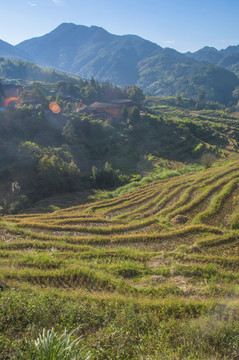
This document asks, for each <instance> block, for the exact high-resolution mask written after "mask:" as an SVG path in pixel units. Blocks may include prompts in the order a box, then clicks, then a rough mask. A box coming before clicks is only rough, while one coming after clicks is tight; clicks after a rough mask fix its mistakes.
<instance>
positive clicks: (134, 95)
mask: <svg viewBox="0 0 239 360" xmlns="http://www.w3.org/2000/svg"><path fill="white" fill-rule="evenodd" d="M126 93H127V95H128V97H129V99H130V100H132V101H134V102H135V103H136V104H138V105H142V104H143V102H144V99H145V96H144V93H143V90H141V89H140V88H138V87H137V86H135V85H133V86H131V87H130V88H129V89H127V90H126Z"/></svg>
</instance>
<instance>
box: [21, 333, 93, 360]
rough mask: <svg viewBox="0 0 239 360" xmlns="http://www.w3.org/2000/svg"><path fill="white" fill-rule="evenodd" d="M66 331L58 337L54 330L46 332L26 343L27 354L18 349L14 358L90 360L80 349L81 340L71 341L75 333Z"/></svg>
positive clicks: (29, 359)
mask: <svg viewBox="0 0 239 360" xmlns="http://www.w3.org/2000/svg"><path fill="white" fill-rule="evenodd" d="M75 331H76V330H74V331H72V332H71V333H70V334H67V332H66V330H65V331H64V333H63V334H62V335H58V334H57V333H56V332H55V331H54V329H51V330H48V331H46V330H45V329H43V331H42V334H40V335H39V337H38V338H37V339H36V340H35V341H33V342H30V343H28V342H26V352H22V351H20V350H18V349H16V353H15V354H14V358H15V359H17V360H58V359H59V360H87V359H90V355H89V353H88V354H87V353H86V351H85V349H84V348H80V345H79V344H80V341H81V339H80V338H78V339H76V340H71V337H72V335H73V333H74V332H75Z"/></svg>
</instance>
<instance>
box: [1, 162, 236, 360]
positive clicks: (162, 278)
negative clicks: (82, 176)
mask: <svg viewBox="0 0 239 360" xmlns="http://www.w3.org/2000/svg"><path fill="white" fill-rule="evenodd" d="M238 199H239V161H238V160H237V159H236V160H235V159H234V160H228V161H227V162H220V163H218V164H217V166H215V167H213V168H209V169H206V170H203V171H199V172H191V173H189V174H187V175H185V174H184V175H182V176H177V177H173V178H168V179H166V180H161V181H155V182H151V183H147V181H145V183H144V184H142V185H141V186H140V187H139V188H138V189H137V190H135V191H133V192H128V193H125V194H124V195H121V196H119V197H117V198H113V199H109V200H98V201H94V202H92V201H91V202H86V203H85V204H83V205H82V204H80V205H78V206H73V207H70V208H66V209H62V210H58V211H55V212H51V213H39V214H38V213H32V214H31V213H30V214H21V215H15V216H5V217H2V221H1V224H0V226H1V239H0V257H1V262H0V264H1V265H0V276H1V288H2V291H1V292H0V302H1V306H0V314H1V316H0V319H1V329H2V332H3V341H2V342H1V354H2V356H7V354H8V353H9V352H10V351H11V349H12V343H13V344H14V345H17V346H18V347H21V349H22V350H23V351H24V345H23V337H26V338H27V339H31V338H33V339H34V338H36V336H37V334H38V333H39V331H41V329H42V328H43V327H46V328H51V327H54V328H55V329H56V330H57V331H63V330H64V329H65V328H67V330H68V331H70V330H71V329H72V328H76V327H78V326H79V327H78V328H77V336H82V340H81V346H85V347H86V349H87V350H89V351H90V354H91V357H90V358H91V359H95V360H96V359H102V360H103V359H115V358H117V359H122V360H123V359H143V358H144V359H146V358H147V359H155V358H162V357H163V358H164V359H167V360H171V359H175V360H176V359H196V360H197V359H198V360H212V359H215V360H219V359H221V360H222V359H224V360H225V359H228V360H229V359H236V358H237V355H238V331H239V328H238V323H239V322H238V320H239V318H238V314H239V311H238V310H239V308H238V279H239V273H238V261H239V237H238V226H239V222H238V219H239V212H238V211H239V207H238ZM35 211H36V209H35ZM29 329H31V331H29ZM2 358H4V357H2Z"/></svg>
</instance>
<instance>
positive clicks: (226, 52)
mask: <svg viewBox="0 0 239 360" xmlns="http://www.w3.org/2000/svg"><path fill="white" fill-rule="evenodd" d="M185 55H186V56H188V57H190V58H191V59H194V60H197V61H204V62H208V63H211V64H214V65H218V66H220V67H223V68H225V69H227V70H229V71H232V72H234V73H235V74H236V75H237V76H239V45H237V46H228V47H227V48H226V49H221V50H217V49H215V48H214V47H208V46H205V47H204V48H202V49H200V50H198V51H196V52H194V53H192V52H187V53H185Z"/></svg>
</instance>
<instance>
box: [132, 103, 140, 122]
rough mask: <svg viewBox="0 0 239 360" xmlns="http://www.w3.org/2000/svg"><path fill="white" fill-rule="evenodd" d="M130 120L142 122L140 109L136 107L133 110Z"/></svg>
mask: <svg viewBox="0 0 239 360" xmlns="http://www.w3.org/2000/svg"><path fill="white" fill-rule="evenodd" d="M130 120H131V121H132V122H135V121H139V120H140V112H139V109H138V108H137V107H136V106H134V107H133V110H132V112H131V114H130Z"/></svg>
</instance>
